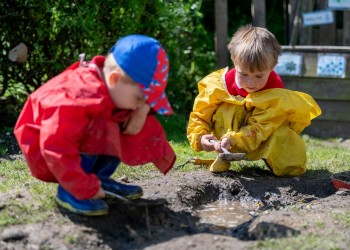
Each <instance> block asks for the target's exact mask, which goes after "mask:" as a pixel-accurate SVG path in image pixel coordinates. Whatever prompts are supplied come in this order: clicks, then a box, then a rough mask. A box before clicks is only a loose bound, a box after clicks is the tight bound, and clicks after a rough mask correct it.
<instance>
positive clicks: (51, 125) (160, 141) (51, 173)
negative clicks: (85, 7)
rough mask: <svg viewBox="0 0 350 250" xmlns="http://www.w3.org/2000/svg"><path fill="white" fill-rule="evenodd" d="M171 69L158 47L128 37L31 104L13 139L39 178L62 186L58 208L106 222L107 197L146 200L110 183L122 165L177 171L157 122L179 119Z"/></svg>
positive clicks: (54, 82) (136, 190)
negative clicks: (169, 91)
mask: <svg viewBox="0 0 350 250" xmlns="http://www.w3.org/2000/svg"><path fill="white" fill-rule="evenodd" d="M168 68H169V64H168V58H167V54H166V52H165V50H164V49H163V47H162V46H161V45H160V43H159V42H158V41H157V40H155V39H153V38H150V37H147V36H144V35H129V36H125V37H122V38H121V39H119V40H118V41H117V43H116V44H115V45H114V46H113V47H112V48H111V50H110V53H109V54H108V55H107V56H106V57H104V56H95V57H94V58H93V59H92V60H91V61H90V62H87V61H84V58H83V57H82V58H81V60H80V62H77V63H75V64H73V65H71V66H70V67H68V68H67V69H66V70H65V71H63V72H62V73H61V74H59V75H57V76H56V77H54V78H52V79H51V80H49V81H48V82H47V83H46V84H44V85H43V86H41V87H40V88H39V89H37V90H36V91H35V92H34V93H32V94H31V95H30V96H29V97H28V100H27V101H26V103H25V105H24V108H23V110H22V112H21V114H20V116H19V118H18V121H17V123H16V126H15V128H14V133H15V136H16V139H17V141H18V143H19V146H20V148H21V151H22V153H23V155H24V156H25V159H26V161H27V164H28V166H29V169H30V171H31V173H32V174H33V176H35V177H36V178H38V179H40V180H43V181H45V182H57V183H58V184H59V185H58V191H57V196H56V200H57V203H58V204H59V205H61V206H62V207H64V208H66V209H68V210H70V211H72V212H75V213H79V214H83V215H89V216H91V215H103V214H106V213H108V205H107V204H106V202H105V201H104V200H103V198H104V197H105V195H106V194H105V191H108V192H110V193H114V194H117V195H120V196H123V197H125V198H127V199H137V198H140V197H141V196H142V194H143V191H142V188H141V187H139V186H136V185H125V184H122V183H119V182H116V181H115V180H113V179H111V178H110V176H111V175H112V174H113V173H114V171H115V170H116V168H117V166H118V165H119V163H120V162H124V163H126V164H128V165H141V164H145V163H149V162H153V163H154V164H155V166H156V167H157V168H158V169H159V170H160V171H162V172H163V173H164V174H166V173H167V172H168V171H169V170H170V169H171V168H172V166H173V164H174V162H175V158H176V156H175V153H174V151H173V150H172V148H171V147H170V145H169V143H168V141H167V140H166V137H165V133H164V130H163V128H162V126H161V125H160V123H159V122H158V120H157V119H156V118H155V117H154V115H152V114H154V113H155V112H157V113H158V114H162V115H169V114H172V112H173V111H172V109H171V107H170V104H169V102H168V99H167V97H166V95H165V92H164V91H165V87H166V84H167V79H168Z"/></svg>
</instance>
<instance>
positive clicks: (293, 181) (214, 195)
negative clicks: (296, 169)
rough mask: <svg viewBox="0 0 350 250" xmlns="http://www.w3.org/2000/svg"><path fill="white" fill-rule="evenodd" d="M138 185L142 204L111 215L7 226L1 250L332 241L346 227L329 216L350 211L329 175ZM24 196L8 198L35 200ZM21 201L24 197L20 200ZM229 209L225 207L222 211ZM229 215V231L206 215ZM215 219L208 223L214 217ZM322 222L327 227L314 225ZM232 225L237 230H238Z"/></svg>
mask: <svg viewBox="0 0 350 250" xmlns="http://www.w3.org/2000/svg"><path fill="white" fill-rule="evenodd" d="M150 176H152V178H148V179H141V180H131V181H132V182H133V183H137V184H138V185H141V186H142V187H143V189H144V193H145V194H144V197H143V200H141V201H139V202H136V203H135V204H132V205H131V204H126V203H123V202H121V201H119V200H108V203H109V207H110V208H109V214H108V215H107V216H103V217H97V218H87V217H82V216H78V215H75V214H71V213H69V212H66V211H65V210H62V209H60V208H58V207H57V210H56V211H55V212H54V213H53V214H52V215H51V216H50V217H49V219H48V220H47V221H45V222H41V223H32V224H30V223H29V224H25V225H17V226H10V227H7V228H6V229H5V230H3V231H2V232H0V249H167V250H169V249H248V248H250V247H252V246H254V244H256V242H257V241H259V240H265V239H268V238H281V237H290V236H295V235H300V234H305V235H306V234H309V233H314V234H326V233H327V232H328V231H329V232H331V231H332V230H333V231H334V230H342V231H343V232H344V234H345V235H347V236H346V237H344V240H343V242H338V246H339V248H340V249H346V247H347V246H348V245H349V243H350V231H349V228H348V227H346V225H344V224H342V223H337V222H335V221H334V220H332V219H331V218H330V216H329V215H330V213H334V212H337V211H338V212H344V211H349V204H350V202H349V201H350V191H347V190H337V189H335V188H334V186H333V185H332V183H331V180H330V178H329V176H330V174H329V176H328V175H327V174H325V173H322V175H318V174H317V173H313V174H312V175H310V176H322V177H308V176H302V177H285V178H281V177H276V176H274V175H273V174H271V172H269V171H268V170H266V171H265V170H262V169H258V168H247V169H245V170H244V171H242V172H233V171H229V172H226V173H222V174H212V173H210V172H209V171H207V170H200V171H193V172H179V171H176V172H175V171H174V172H171V173H169V174H168V175H166V176H163V175H161V174H159V173H157V172H154V173H152V174H150ZM28 196H30V194H28V192H25V190H23V191H22V192H21V191H20V195H19V194H18V192H17V193H15V192H14V193H12V194H8V196H7V198H4V197H1V198H0V203H1V204H2V206H6V199H10V198H13V199H19V202H20V201H21V199H22V200H25V199H27V200H28V199H30V197H28ZM18 197H21V198H18ZM225 202H226V205H227V204H229V203H231V205H227V206H226V207H224V208H223V204H225ZM220 206H221V209H222V210H221V211H220V213H225V209H226V213H228V212H227V211H230V209H231V210H235V213H232V215H231V217H230V216H229V217H227V218H226V219H225V220H226V224H224V225H223V224H222V221H220V220H215V219H214V220H209V219H208V218H209V217H210V216H211V214H210V212H208V211H207V215H203V211H204V210H205V209H208V208H211V209H213V210H212V214H215V213H216V212H218V210H219V209H220ZM208 216H209V217H208ZM320 218H322V219H323V220H324V221H323V223H324V225H325V227H322V228H320V227H319V226H317V225H316V224H315V221H317V220H320ZM232 220H234V221H235V223H231V224H230V221H231V222H232Z"/></svg>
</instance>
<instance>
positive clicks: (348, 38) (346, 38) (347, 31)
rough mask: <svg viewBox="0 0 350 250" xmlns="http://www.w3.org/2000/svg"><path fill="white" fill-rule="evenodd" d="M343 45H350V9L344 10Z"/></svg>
mask: <svg viewBox="0 0 350 250" xmlns="http://www.w3.org/2000/svg"><path fill="white" fill-rule="evenodd" d="M343 45H344V46H349V45H350V10H344V15H343Z"/></svg>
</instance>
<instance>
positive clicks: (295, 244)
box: [252, 232, 346, 250]
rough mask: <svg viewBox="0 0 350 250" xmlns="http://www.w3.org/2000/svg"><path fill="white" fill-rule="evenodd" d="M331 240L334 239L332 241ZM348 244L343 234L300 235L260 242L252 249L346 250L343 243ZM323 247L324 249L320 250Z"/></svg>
mask: <svg viewBox="0 0 350 250" xmlns="http://www.w3.org/2000/svg"><path fill="white" fill-rule="evenodd" d="M329 239H333V240H332V241H330V240H329ZM343 242H346V239H345V238H344V235H343V234H342V233H341V232H333V233H332V234H331V235H327V236H326V235H323V236H322V237H321V236H320V235H314V234H309V235H299V236H296V237H288V238H280V239H267V240H264V241H259V242H258V243H256V244H255V246H254V247H252V249H259V250H260V249H269V250H280V249H284V250H294V249H298V250H307V249H334V250H335V249H344V248H343V247H344V246H343V245H342V243H343ZM320 246H322V248H320Z"/></svg>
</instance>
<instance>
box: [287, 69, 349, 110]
mask: <svg viewBox="0 0 350 250" xmlns="http://www.w3.org/2000/svg"><path fill="white" fill-rule="evenodd" d="M281 78H282V80H283V82H284V84H285V86H286V88H288V89H292V90H297V91H301V92H305V93H308V94H310V95H312V96H313V97H314V98H315V99H317V100H328V101H332V100H333V101H349V102H350V80H349V79H331V78H320V77H284V76H281ZM349 112H350V109H349Z"/></svg>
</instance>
